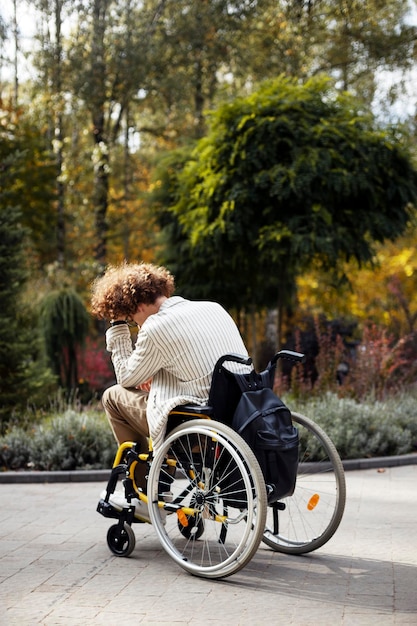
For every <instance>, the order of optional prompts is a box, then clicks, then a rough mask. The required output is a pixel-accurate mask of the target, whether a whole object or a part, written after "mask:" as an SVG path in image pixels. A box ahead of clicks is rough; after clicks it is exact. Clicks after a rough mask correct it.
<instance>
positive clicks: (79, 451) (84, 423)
mask: <svg viewBox="0 0 417 626" xmlns="http://www.w3.org/2000/svg"><path fill="white" fill-rule="evenodd" d="M115 453H116V443H115V441H114V437H113V434H112V432H111V429H110V427H109V425H108V423H107V420H106V419H105V418H104V416H103V415H102V414H99V413H98V412H94V411H85V412H82V413H77V412H76V411H75V410H72V409H68V410H67V411H66V412H65V413H64V414H62V415H57V416H55V417H52V418H48V419H46V420H44V422H43V423H42V424H40V425H37V426H35V427H33V428H32V429H31V430H30V431H25V430H23V429H21V428H16V429H13V430H11V431H10V432H9V433H8V434H6V435H5V436H4V437H1V438H0V467H1V468H2V469H3V470H16V469H34V470H78V469H106V468H109V467H111V466H112V464H113V459H114V455H115Z"/></svg>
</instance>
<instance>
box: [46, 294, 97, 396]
mask: <svg viewBox="0 0 417 626" xmlns="http://www.w3.org/2000/svg"><path fill="white" fill-rule="evenodd" d="M40 322H41V329H42V333H43V336H44V339H45V345H46V352H47V355H48V359H49V362H50V365H51V368H52V371H53V372H54V374H55V376H56V377H57V378H58V380H59V382H60V384H61V386H62V387H63V388H64V389H66V390H67V392H68V393H71V392H72V391H73V390H74V389H76V388H77V387H78V384H79V383H78V362H77V349H78V348H79V347H80V346H82V345H83V343H84V341H85V338H86V336H87V332H88V326H89V317H88V313H87V311H86V309H85V307H84V305H83V303H82V300H81V298H80V297H79V296H78V295H77V294H76V293H75V291H74V290H73V289H67V288H62V289H59V290H56V291H51V292H50V293H48V294H47V296H46V297H45V298H44V299H43V301H42V303H41V314H40Z"/></svg>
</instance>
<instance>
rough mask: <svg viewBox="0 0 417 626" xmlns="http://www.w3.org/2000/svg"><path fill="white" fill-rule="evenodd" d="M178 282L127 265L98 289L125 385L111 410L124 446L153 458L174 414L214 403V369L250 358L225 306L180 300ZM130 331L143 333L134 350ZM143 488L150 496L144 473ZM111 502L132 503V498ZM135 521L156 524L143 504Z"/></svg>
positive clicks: (107, 404) (162, 271) (99, 309)
mask: <svg viewBox="0 0 417 626" xmlns="http://www.w3.org/2000/svg"><path fill="white" fill-rule="evenodd" d="M174 291H175V284H174V277H173V276H172V274H171V273H170V272H169V271H168V270H167V269H166V268H164V267H158V266H155V265H152V264H148V263H123V264H122V265H119V266H112V267H109V268H108V269H107V271H106V272H105V273H104V275H102V276H100V277H99V278H97V279H96V280H95V282H94V283H93V287H92V300H91V304H92V313H93V315H94V316H96V317H97V318H99V319H104V320H108V321H109V322H110V327H109V328H108V330H107V331H106V345H107V350H108V351H109V352H110V353H111V358H112V362H113V366H114V371H115V376H116V381H117V384H116V385H113V386H112V387H110V388H108V389H107V390H106V391H105V392H104V394H103V398H102V401H103V406H104V410H105V412H106V415H107V418H108V420H109V423H110V425H111V428H112V430H113V433H114V436H115V439H116V441H117V443H118V444H119V445H120V444H122V443H124V442H126V441H134V442H137V443H138V444H139V446H140V451H141V452H147V451H148V449H149V447H148V438H149V437H151V440H152V446H153V449H154V450H155V449H157V447H158V446H159V445H161V443H162V441H163V439H164V436H165V431H166V425H167V419H168V414H169V412H170V411H171V410H172V409H173V408H175V407H176V406H179V405H182V404H187V403H192V404H197V405H205V404H207V401H208V396H209V391H210V384H211V379H212V374H213V369H214V366H215V364H216V362H217V360H218V359H219V358H220V357H221V356H222V355H224V354H227V353H235V354H240V355H242V356H247V350H246V348H245V345H244V343H243V341H242V338H241V336H240V333H239V330H238V328H237V326H236V324H235V322H234V321H233V319H232V318H231V316H230V315H229V314H228V313H227V312H226V311H225V310H224V309H223V308H222V307H221V306H220V305H219V304H217V303H214V302H194V301H190V300H186V299H185V298H183V297H181V296H174V295H173V294H174ZM130 326H137V328H138V333H137V338H136V342H135V344H134V345H133V342H132V337H131V333H130ZM144 467H145V466H143V465H138V466H137V470H138V475H137V476H135V480H136V483H137V486H138V487H140V488H141V489H142V490H143V491H145V492H146V478H145V476H144V475H143V473H144V472H142V475H140V473H139V470H140V469H142V468H144ZM110 502H111V503H112V504H113V505H114V506H115V507H118V508H122V507H123V506H124V504H125V502H126V501H125V497H124V493H123V494H122V493H117V492H115V493H114V494H112V496H111V499H110ZM135 508H136V513H135V515H136V516H137V517H138V518H140V519H143V520H145V521H149V514H148V510H147V506H146V504H145V503H144V502H142V501H140V500H138V499H136V500H135Z"/></svg>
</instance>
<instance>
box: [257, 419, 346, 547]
mask: <svg viewBox="0 0 417 626" xmlns="http://www.w3.org/2000/svg"><path fill="white" fill-rule="evenodd" d="M292 418H293V421H294V424H295V425H296V426H297V428H298V432H299V437H300V457H299V459H300V460H299V467H298V474H297V482H296V486H295V490H294V493H293V495H292V496H288V497H286V498H283V499H282V500H280V501H279V502H278V503H276V504H275V505H271V506H269V507H268V513H267V522H266V527H265V532H264V536H263V542H264V543H266V544H267V545H268V546H269V547H270V548H272V549H273V550H275V551H277V552H284V553H286V554H305V553H307V552H312V551H313V550H316V549H317V548H320V547H321V546H323V545H324V544H325V543H326V542H327V541H329V539H330V538H331V537H332V536H333V535H334V533H335V532H336V530H337V529H338V527H339V524H340V522H341V520H342V517H343V512H344V508H345V501H346V483H345V475H344V469H343V465H342V461H341V460H340V457H339V454H338V452H337V450H336V448H335V446H334V444H333V442H332V441H331V439H330V438H329V437H328V435H327V434H326V433H325V432H324V431H323V429H322V428H320V426H318V425H317V424H316V423H315V422H313V420H311V419H309V418H308V417H305V416H304V415H300V414H299V413H292Z"/></svg>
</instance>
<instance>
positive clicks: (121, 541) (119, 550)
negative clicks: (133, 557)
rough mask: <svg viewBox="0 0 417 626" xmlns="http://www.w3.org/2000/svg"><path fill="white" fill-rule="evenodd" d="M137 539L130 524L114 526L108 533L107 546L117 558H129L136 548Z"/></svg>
mask: <svg viewBox="0 0 417 626" xmlns="http://www.w3.org/2000/svg"><path fill="white" fill-rule="evenodd" d="M135 544H136V537H135V533H134V532H133V530H132V527H131V526H129V524H126V523H124V524H123V526H121V525H120V524H114V526H110V528H109V530H108V532H107V545H108V546H109V548H110V550H111V551H112V552H113V554H115V555H116V556H129V554H131V553H132V552H133V550H134V548H135Z"/></svg>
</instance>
